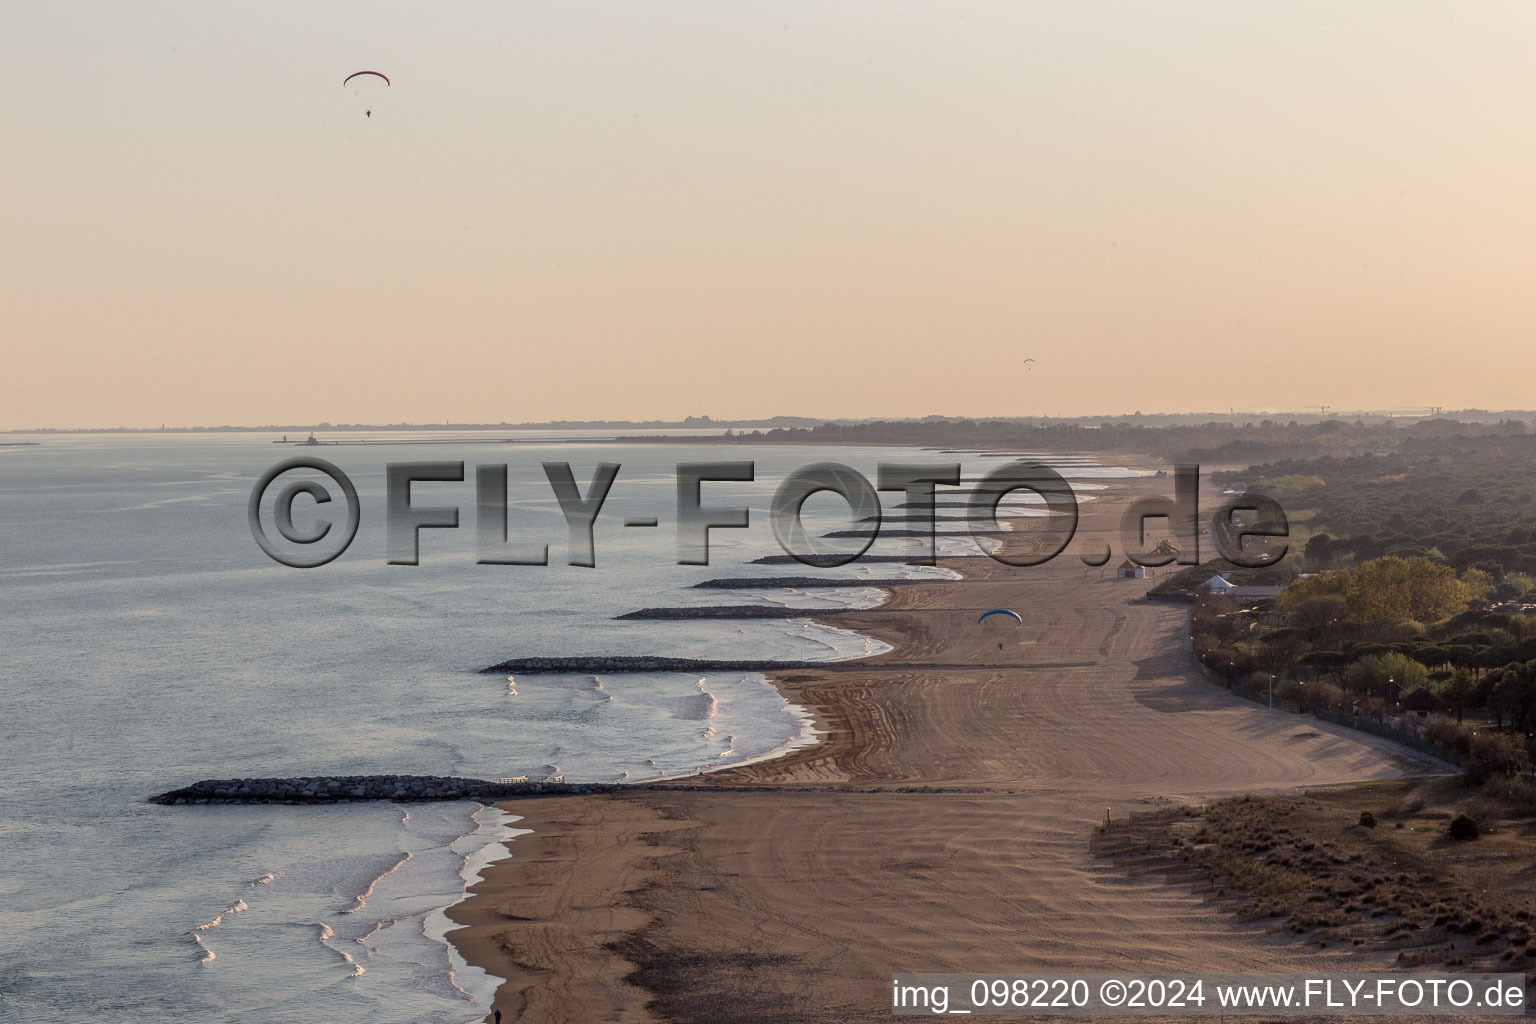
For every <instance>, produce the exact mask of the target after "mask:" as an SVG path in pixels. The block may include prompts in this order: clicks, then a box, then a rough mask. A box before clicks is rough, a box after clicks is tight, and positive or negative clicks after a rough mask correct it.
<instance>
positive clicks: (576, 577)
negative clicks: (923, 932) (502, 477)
mask: <svg viewBox="0 0 1536 1024" xmlns="http://www.w3.org/2000/svg"><path fill="white" fill-rule="evenodd" d="M277 436H278V435H277V434H276V433H274V434H270V435H267V434H252V433H207V434H175V433H170V434H167V433H149V434H82V435H67V434H44V435H39V436H37V437H35V438H26V437H18V436H16V435H11V436H9V437H7V438H5V440H7V441H22V440H36V441H38V442H40V443H39V444H37V445H36V446H28V447H9V446H7V447H0V650H3V652H4V658H3V663H0V702H3V709H0V1020H3V1021H7V1022H9V1021H17V1022H20V1021H26V1022H52V1021H77V1020H81V1019H90V1020H95V1019H99V1020H112V1021H163V1020H173V1019H174V1020H179V1021H223V1020H234V1019H236V1018H238V1019H240V1020H242V1021H246V1022H255V1024H266V1022H272V1024H277V1022H290V1021H300V1020H313V1021H333V1020H348V1021H351V1020H357V1021H362V1020H366V1021H373V1022H396V1021H434V1022H459V1021H465V1022H467V1021H472V1020H479V1019H480V1018H482V1017H483V1016H484V1015H485V1014H486V1013H487V1011H488V1008H489V1005H490V998H491V995H492V994H493V992H494V988H495V984H496V979H494V978H491V977H489V976H487V975H486V974H485V973H484V972H482V971H480V970H479V969H477V968H472V967H468V966H466V965H465V964H464V962H463V961H462V959H461V958H459V957H458V955H457V953H456V952H455V951H454V950H453V947H452V946H451V944H449V943H447V942H445V941H444V933H445V932H446V931H447V930H448V929H449V927H450V924H449V922H448V921H447V920H446V918H445V917H444V915H443V910H444V908H445V907H447V906H449V905H451V904H452V903H453V902H455V901H457V900H459V899H461V898H463V895H464V889H465V885H466V882H467V881H469V880H472V879H473V878H475V877H477V876H476V874H475V873H476V872H477V871H478V870H479V869H480V868H481V867H483V866H484V864H485V863H487V862H488V861H489V860H490V859H492V858H494V857H496V856H501V855H504V847H503V845H502V844H503V843H504V842H505V841H506V840H508V839H510V838H511V837H512V836H514V835H516V834H517V832H518V829H517V827H516V823H515V820H513V819H510V818H509V817H508V816H507V815H505V814H504V813H502V812H501V811H499V810H497V809H495V808H488V807H482V806H481V805H479V804H475V803H467V802H457V803H437V804H393V803H370V804H349V805H336V806H329V807H298V806H293V807H289V806H253V807H241V806H207V807H175V808H169V807H160V806H156V805H151V804H147V803H145V802H144V798H145V797H147V796H149V795H151V794H153V793H155V792H158V791H162V790H165V789H169V788H173V787H176V786H180V785H184V784H186V783H189V782H192V781H194V780H196V779H200V778H208V777H234V776H247V775H322V774H326V775H328V774H363V773H397V772H398V773H412V774H444V775H449V774H453V775H471V776H478V777H485V778H500V777H508V776H520V775H529V776H531V777H534V778H540V777H544V776H548V775H556V774H559V775H563V776H564V777H565V778H566V779H567V780H568V781H604V782H606V781H613V780H621V781H640V780H644V779H646V778H656V777H660V776H662V775H680V774H688V773H692V772H696V771H700V770H708V769H709V768H712V767H718V766H721V765H726V764H732V763H739V762H741V761H744V760H749V759H755V758H761V757H767V756H772V755H773V754H775V753H777V752H781V751H783V750H785V749H787V748H788V747H790V746H791V745H793V744H797V743H804V742H813V741H814V737H813V736H812V735H811V733H810V729H809V724H808V716H807V715H806V714H805V713H804V712H803V711H801V709H798V708H795V707H793V706H791V705H789V704H787V703H786V702H785V701H784V700H783V698H782V697H780V696H779V694H778V693H777V691H776V690H775V689H774V688H773V687H772V686H771V685H769V684H768V683H767V681H766V680H765V679H764V678H763V677H762V676H760V675H755V674H744V673H727V674H719V675H711V676H707V677H702V678H701V677H698V676H695V675H679V674H640V675H630V674H615V675H612V676H606V677H595V676H591V675H586V676H530V677H527V678H526V679H517V680H509V679H508V678H507V677H505V676H500V675H487V674H482V673H480V672H478V671H477V670H479V669H480V668H482V667H484V666H486V665H489V664H493V663H495V662H497V661H499V660H502V659H504V658H507V657H513V656H529V655H577V654H665V655H674V656H683V657H729V658H737V659H752V658H795V659H830V658H848V657H858V656H862V655H865V654H868V653H871V652H874V651H878V650H881V649H883V647H882V645H880V644H879V643H878V642H876V641H872V640H870V639H868V638H866V637H863V636H860V635H858V634H856V633H853V632H850V631H847V630H840V629H836V628H829V627H826V626H819V625H816V624H813V623H811V622H809V621H808V620H806V619H805V618H804V617H803V616H802V615H799V614H797V613H802V612H804V611H806V610H810V609H814V608H825V607H839V606H841V607H867V606H872V605H874V604H876V603H878V601H879V600H880V599H881V591H879V590H877V589H874V588H872V587H867V586H850V587H846V588H838V589H805V590H797V591H791V590H787V589H771V590H754V589H744V590H738V591H732V590H700V589H692V585H693V584H695V583H697V582H699V581H701V580H705V579H709V578H714V577H722V576H729V577H741V576H762V575H770V574H786V573H791V574H796V575H810V574H815V573H816V572H818V570H813V569H806V568H803V567H801V566H798V565H791V566H783V565H761V564H754V563H753V561H752V560H753V559H755V558H758V557H760V556H762V555H768V554H775V553H778V552H779V548H778V546H777V544H776V543H775V541H774V538H773V535H772V532H771V530H770V529H769V526H768V521H767V515H766V510H767V507H768V503H769V501H770V500H771V498H772V495H773V491H774V489H775V488H776V487H777V485H778V483H779V482H780V481H781V480H782V479H783V478H784V477H785V476H786V475H787V474H788V473H789V472H790V471H792V470H793V469H795V468H798V467H799V466H802V465H804V464H806V463H808V462H812V461H837V462H843V463H846V464H848V465H850V466H853V467H854V468H856V469H859V470H860V471H862V472H864V473H865V474H866V475H867V476H868V477H869V478H870V479H874V477H875V474H876V465H877V463H878V462H880V461H881V460H882V459H883V460H885V461H893V460H900V461H913V459H914V454H920V455H921V456H922V457H931V458H932V459H933V460H934V461H935V462H940V461H954V460H957V459H959V460H962V461H963V462H964V463H965V474H966V476H967V477H974V476H979V475H980V474H982V473H984V472H986V471H987V470H989V469H991V468H994V467H995V466H996V464H997V463H996V461H995V458H994V457H993V456H991V455H990V454H988V453H974V454H972V453H967V454H964V455H954V454H944V455H940V454H939V453H937V452H925V453H913V452H912V451H910V450H906V451H902V450H899V449H898V450H893V449H883V448H830V447H817V448H814V449H806V448H791V447H787V446H786V447H771V446H765V445H752V446H750V447H747V446H724V445H720V444H697V443H689V442H687V441H677V442H674V443H668V444H645V445H638V444H612V443H605V442H604V441H603V440H602V439H601V438H599V437H596V436H590V435H589V436H577V435H574V434H571V433H563V434H559V435H549V434H538V433H531V432H525V433H521V434H513V433H506V434H490V433H488V432H475V433H473V434H465V435H461V436H455V435H453V434H448V433H444V432H434V433H432V434H428V435H423V434H417V433H412V434H402V435H388V434H386V433H383V432H374V433H370V434H366V435H364V434H343V433H340V432H338V433H335V434H332V435H327V436H326V437H325V440H327V441H342V442H356V443H343V444H335V445H329V444H328V445H323V446H320V447H305V448H300V449H294V448H292V447H284V446H281V445H276V444H273V443H271V442H272V441H273V440H274V439H275V438H276V437H277ZM365 441H366V442H367V443H361V442H365ZM422 442H430V443H422ZM296 454H302V455H316V456H319V457H321V458H324V459H326V460H329V461H331V462H333V463H335V464H336V465H337V466H339V467H340V468H341V469H343V470H344V471H345V472H346V473H347V474H349V475H350V477H351V478H352V479H353V481H354V482H355V483H356V486H357V488H358V491H359V495H360V501H361V507H362V518H361V526H360V529H359V531H358V534H357V538H356V540H355V542H354V543H353V544H352V546H351V547H350V549H348V551H347V552H346V553H345V554H343V555H342V556H341V557H340V558H338V559H337V560H336V561H334V562H332V563H330V564H328V565H325V566H321V567H318V568H314V569H292V568H287V567H285V566H282V565H279V564H277V563H276V562H273V561H272V560H270V559H268V558H267V557H266V556H265V555H264V554H262V553H261V551H260V550H259V549H258V548H257V546H256V544H255V542H254V541H253V540H252V538H251V534H250V532H249V529H248V527H247V521H246V503H247V499H248V497H249V495H250V492H251V489H252V486H253V484H254V482H255V481H256V479H257V478H258V477H259V476H260V475H261V473H262V472H263V471H264V470H266V469H267V468H268V467H269V466H271V465H273V464H275V463H276V462H278V461H280V460H281V459H284V458H287V457H291V456H294V455H296ZM722 459H732V460H752V461H753V462H754V463H755V464H756V480H754V481H753V482H751V483H745V482H742V483H710V484H707V485H705V487H706V490H705V504H707V505H712V506H730V505H737V504H742V505H748V506H750V507H751V508H752V509H753V511H752V517H753V525H752V526H751V527H750V528H749V529H746V530H715V531H713V534H712V539H711V556H712V564H711V565H710V566H707V567H704V566H679V565H677V564H676V562H677V550H676V540H675V532H674V529H673V524H674V523H675V521H676V514H675V504H676V483H675V472H676V466H677V464H678V463H680V462H697V461H719V460H722ZM988 459H990V460H991V461H987V460H988ZM425 461H449V462H460V461H462V462H464V463H465V465H466V471H465V480H464V482H462V483H448V482H443V483H428V484H417V485H415V487H414V488H413V492H412V500H413V503H415V504H417V505H444V506H449V505H456V506H458V507H459V508H460V510H461V511H460V527H459V529H457V530H424V531H422V533H421V538H420V546H421V559H420V564H419V565H416V566H401V565H389V564H386V563H387V555H386V550H385V532H386V531H385V528H384V524H385V503H384V479H385V467H386V465H387V464H389V463H398V462H425ZM545 461H558V462H569V463H571V465H572V467H573V471H574V474H575V478H576V480H577V482H578V483H579V484H580V485H581V486H582V488H583V489H585V488H586V486H587V484H588V481H589V480H590V477H591V473H592V471H593V468H594V467H595V466H596V465H597V464H598V463H599V462H612V463H618V464H620V466H621V469H620V470H619V475H618V477H617V480H616V482H615V484H614V486H613V490H612V491H611V493H610V495H609V498H608V501H607V504H605V506H604V508H603V512H602V514H601V515H600V516H599V518H598V522H597V527H596V532H595V551H596V555H597V559H596V561H597V565H596V566H595V567H592V568H584V567H575V566H571V565H568V564H566V560H567V558H566V556H567V544H566V534H567V530H566V524H565V521H564V519H563V518H562V516H561V514H560V512H559V507H558V504H557V503H556V501H555V499H554V497H553V494H552V493H551V490H550V486H549V484H548V482H547V481H546V478H545V473H544V470H543V468H542V466H541V463H543V462H545ZM482 464H494V465H499V464H505V465H507V466H508V491H509V495H510V499H509V515H508V533H509V538H510V539H511V540H512V541H513V542H519V541H521V542H530V541H531V542H535V543H540V544H548V545H549V563H550V564H549V565H547V566H506V565H480V564H477V563H476V550H475V484H474V480H475V467H476V466H477V465H482ZM1062 465H1063V466H1064V467H1065V468H1064V470H1063V471H1064V473H1066V474H1067V475H1069V476H1070V477H1072V478H1074V479H1080V478H1083V477H1089V476H1094V475H1120V474H1122V473H1125V472H1127V471H1122V470H1115V469H1106V468H1102V467H1094V466H1092V465H1091V464H1088V463H1086V462H1084V461H1082V460H1067V461H1064V462H1063V463H1062ZM885 498H886V500H887V505H888V506H891V505H894V504H896V503H898V502H899V501H900V500H901V496H900V495H899V494H897V495H886V496H885ZM306 501H307V499H301V500H300V502H299V503H298V505H296V509H298V510H299V511H298V512H297V513H296V522H297V523H298V525H300V526H305V525H307V524H308V523H309V522H311V521H313V517H314V516H315V515H316V513H317V512H318V510H317V509H315V508H314V507H313V505H312V504H311V505H306ZM806 510H807V524H808V526H809V527H811V528H812V533H813V535H814V534H815V530H816V529H818V528H820V527H823V526H824V527H825V528H827V529H839V528H847V527H849V526H850V523H849V520H848V515H847V512H846V506H844V505H843V504H841V502H840V501H839V500H837V499H835V498H832V497H831V496H826V495H821V496H817V497H816V498H813V499H811V501H810V502H808V503H807V506H806ZM893 511H894V510H893ZM1012 511H1014V512H1025V511H1028V509H1026V508H1023V507H1015V508H1014V509H1012ZM646 516H654V517H656V518H657V519H658V520H659V521H660V525H659V526H658V527H656V528H651V529H647V528H626V527H624V526H623V525H622V523H623V520H624V519H625V518H626V517H646ZM268 522H269V523H270V520H268ZM953 528H959V527H958V526H955V525H950V526H947V527H941V529H953ZM845 543H846V542H845ZM911 543H913V542H907V541H900V540H891V541H889V542H887V541H883V540H882V541H879V542H877V544H876V546H875V548H874V549H873V550H874V551H875V552H877V553H896V552H901V551H908V550H915V548H912V547H911V546H910V545H911ZM942 549H943V551H944V552H945V553H947V554H948V553H975V552H976V547H975V545H974V543H973V542H972V541H971V540H970V539H969V538H968V537H958V536H957V537H951V538H946V539H944V540H943V541H942ZM820 571H822V572H826V573H831V574H836V575H837V576H838V577H839V578H843V577H847V578H850V579H883V578H891V577H900V576H905V575H926V576H934V577H946V576H951V575H952V574H951V573H948V572H947V571H946V570H943V569H936V568H921V567H913V566H907V565H900V564H883V563H875V564H869V565H855V566H848V567H844V568H842V569H835V570H820ZM753 603H766V604H770V605H774V606H778V607H782V608H783V609H784V611H785V615H784V617H783V618H777V617H775V618H772V619H756V620H747V621H720V620H715V621H711V620H693V621H615V620H614V616H616V615H619V614H622V613H623V612H626V611H630V610H633V609H635V608H638V607H642V606H648V605H682V604H753ZM514 846H515V844H514Z"/></svg>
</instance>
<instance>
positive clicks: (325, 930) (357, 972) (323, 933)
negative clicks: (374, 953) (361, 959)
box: [315, 921, 368, 978]
mask: <svg viewBox="0 0 1536 1024" xmlns="http://www.w3.org/2000/svg"><path fill="white" fill-rule="evenodd" d="M315 926H316V927H317V928H319V929H320V933H319V938H320V945H322V946H324V947H325V948H326V949H328V950H330V951H331V952H332V953H335V954H336V955H337V956H339V957H341V959H342V962H343V963H345V964H346V965H347V966H348V967H350V968H352V973H351V974H350V975H349V977H353V978H361V977H362V976H363V975H365V974H367V973H368V972H367V971H366V970H365V969H364V968H363V965H362V964H360V963H358V962H357V961H356V960H354V959H353V958H352V954H351V953H348V952H347V951H346V950H343V949H337V948H336V947H335V946H333V945H331V944H330V940H331V939H333V938H335V937H336V932H335V931H333V930H332V929H331V926H330V925H328V924H325V923H324V922H320V921H317V922H315Z"/></svg>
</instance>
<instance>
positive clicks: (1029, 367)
mask: <svg viewBox="0 0 1536 1024" xmlns="http://www.w3.org/2000/svg"><path fill="white" fill-rule="evenodd" d="M1034 368H1035V361H1034V360H1033V359H1026V360H1024V369H1026V370H1033V369H1034Z"/></svg>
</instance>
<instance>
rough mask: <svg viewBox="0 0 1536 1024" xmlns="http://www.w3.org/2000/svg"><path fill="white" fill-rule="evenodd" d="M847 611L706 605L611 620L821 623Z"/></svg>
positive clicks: (643, 612)
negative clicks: (764, 620)
mask: <svg viewBox="0 0 1536 1024" xmlns="http://www.w3.org/2000/svg"><path fill="white" fill-rule="evenodd" d="M852 610H853V609H850V608H785V607H783V606H782V605H767V604H709V605H701V606H699V607H696V608H686V607H684V608H641V609H639V610H637V611H632V612H625V613H624V614H623V615H615V616H614V618H615V619H823V618H826V617H827V616H828V615H839V614H841V613H843V612H846V611H852Z"/></svg>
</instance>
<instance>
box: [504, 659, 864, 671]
mask: <svg viewBox="0 0 1536 1024" xmlns="http://www.w3.org/2000/svg"><path fill="white" fill-rule="evenodd" d="M851 664H853V663H851V662H840V661H775V660H772V659H768V660H759V661H725V660H721V659H717V658H662V657H658V656H656V655H652V654H613V655H598V656H595V657H571V658H511V659H509V660H507V661H503V662H500V663H498V664H495V665H492V666H491V667H490V668H483V669H481V670H480V671H481V672H483V673H494V674H497V675H510V676H541V675H542V676H549V675H580V674H593V675H595V674H599V673H604V672H608V673H612V672H777V671H781V670H786V669H787V670H790V671H795V670H799V669H840V668H848V667H850V666H851Z"/></svg>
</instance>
